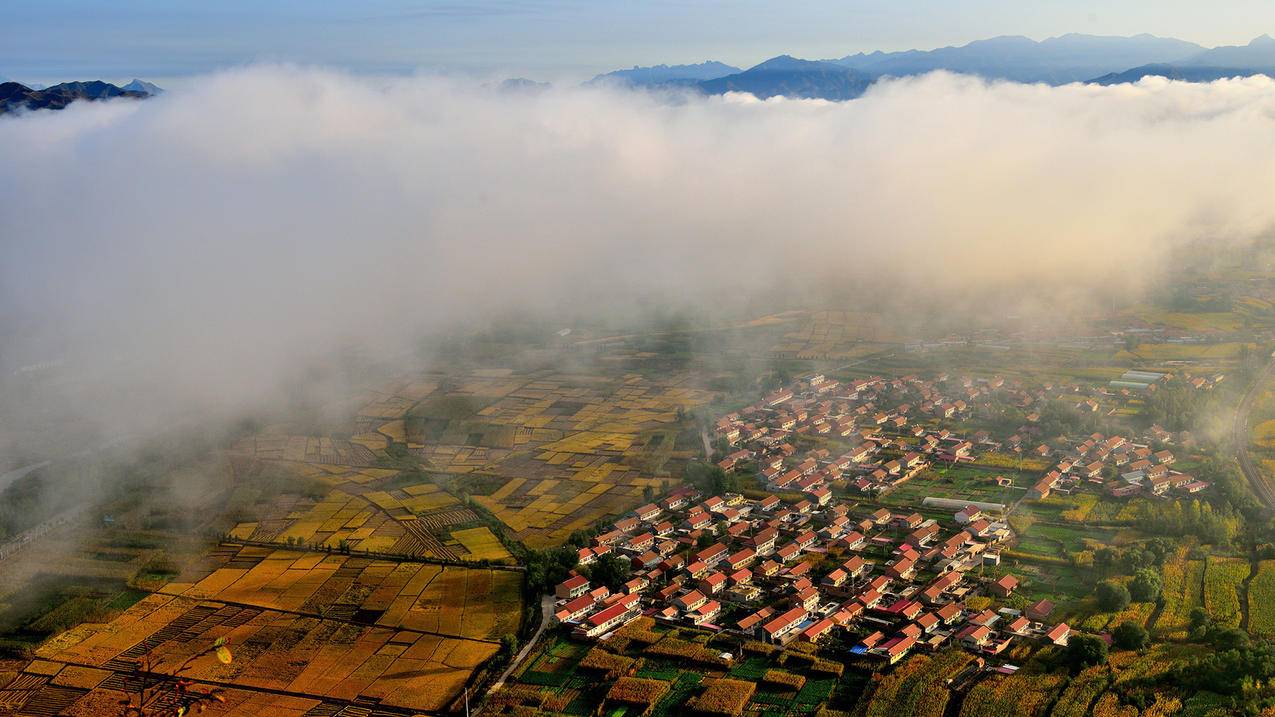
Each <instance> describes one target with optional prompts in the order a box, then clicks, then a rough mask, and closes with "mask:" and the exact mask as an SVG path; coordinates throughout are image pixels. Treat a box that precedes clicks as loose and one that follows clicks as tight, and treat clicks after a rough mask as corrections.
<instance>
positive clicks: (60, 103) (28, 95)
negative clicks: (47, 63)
mask: <svg viewBox="0 0 1275 717" xmlns="http://www.w3.org/2000/svg"><path fill="white" fill-rule="evenodd" d="M161 92H163V90H162V89H160V88H159V87H158V86H156V85H153V84H151V83H149V82H143V81H142V80H133V81H132V82H130V83H128V84H127V85H125V86H123V87H119V86H117V85H112V84H111V83H109V82H102V81H101V80H93V81H91V82H63V83H62V84H60V85H53V86H51V87H46V88H44V89H40V90H37V89H33V88H31V87H28V86H26V85H24V84H21V83H18V82H3V83H0V115H3V114H8V113H12V112H21V111H31V110H60V109H63V108H65V107H66V106H67V105H69V104H71V103H72V102H77V101H80V100H88V101H97V100H110V99H116V98H121V97H123V98H130V99H139V100H140V99H145V98H147V97H151V96H153V95H157V94H159V93H161Z"/></svg>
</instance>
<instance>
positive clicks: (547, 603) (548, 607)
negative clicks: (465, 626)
mask: <svg viewBox="0 0 1275 717" xmlns="http://www.w3.org/2000/svg"><path fill="white" fill-rule="evenodd" d="M552 619H553V595H544V596H542V597H541V598H540V626H539V627H537V628H536V634H534V635H532V636H531V639H530V640H528V641H527V644H525V645H523V646H522V649H521V650H519V651H518V654H517V655H514V659H513V660H511V661H510V662H509V666H508V667H506V668H505V671H504V672H502V673H500V679H498V680H496V682H495V683H494V684H492V686H491V689H489V690H487V694H486V695H484V702H486V700H485V698H486V697H487V696H490V695H493V694H495V693H496V692H498V691H500V688H501V687H504V686H505V681H506V680H508V679H509V676H510V675H512V674H513V673H514V671H515V670H517V669H518V666H519V665H521V664H522V662H523V660H525V659H527V655H530V654H531V650H532V649H533V648H534V647H535V646H536V643H538V642H540V636H541V635H543V634H544V632H545V628H547V627H548V626H549V621H550V620H552ZM479 711H481V709H480V710H479Z"/></svg>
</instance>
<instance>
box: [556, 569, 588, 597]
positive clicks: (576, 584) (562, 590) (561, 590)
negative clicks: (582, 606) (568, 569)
mask: <svg viewBox="0 0 1275 717" xmlns="http://www.w3.org/2000/svg"><path fill="white" fill-rule="evenodd" d="M587 592H589V579H588V578H586V577H585V576H583V575H572V576H571V577H569V578H567V579H566V580H563V581H562V582H560V583H558V585H557V586H556V587H554V589H553V594H554V595H555V596H557V597H558V599H560V600H570V599H572V598H578V597H580V596H581V595H583V594H585V593H587Z"/></svg>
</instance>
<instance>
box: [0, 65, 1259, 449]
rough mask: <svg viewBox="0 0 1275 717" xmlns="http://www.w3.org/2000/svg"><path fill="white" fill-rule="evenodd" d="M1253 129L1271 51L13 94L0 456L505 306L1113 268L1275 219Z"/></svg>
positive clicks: (1103, 279) (982, 285)
mask: <svg viewBox="0 0 1275 717" xmlns="http://www.w3.org/2000/svg"><path fill="white" fill-rule="evenodd" d="M1273 152H1275V82H1273V81H1271V80H1270V79H1267V78H1265V77H1260V76H1258V77H1252V78H1248V79H1240V80H1225V81H1218V82H1214V83H1211V84H1186V83H1171V82H1167V81H1164V80H1160V79H1147V80H1144V81H1142V82H1140V83H1138V84H1136V85H1118V86H1111V87H1099V86H1085V85H1070V86H1064V87H1056V88H1051V87H1046V86H1042V85H1031V86H1028V85H1016V84H1009V83H987V82H985V81H982V80H978V79H973V78H968V77H958V76H954V75H948V74H943V73H938V74H932V75H927V76H923V77H918V78H912V79H906V80H895V81H886V82H882V83H878V84H877V85H876V86H874V87H873V88H872V89H871V90H870V91H869V92H868V94H867V96H865V97H864V98H863V99H860V100H856V101H852V102H844V103H831V102H825V101H819V100H785V99H774V100H769V101H764V102H762V101H758V100H756V99H753V98H752V97H751V96H744V95H727V96H724V97H714V98H706V97H692V96H688V95H668V94H658V93H657V94H650V93H643V92H628V91H623V90H616V89H607V88H588V89H585V88H557V89H552V90H548V91H544V92H503V91H500V90H497V89H493V88H490V87H477V86H474V85H472V84H462V83H459V82H457V81H455V80H451V79H446V78H437V77H416V78H410V79H402V78H396V79H386V78H367V77H355V76H350V75H344V74H340V73H336V72H329V71H323V70H315V69H301V68H295V67H280V66H262V67H251V68H246V69H240V70H235V71H231V72H225V73H221V74H217V75H213V76H209V77H206V78H203V79H201V80H198V81H192V82H190V83H188V86H187V88H184V89H181V90H179V91H173V92H170V93H168V94H166V95H164V96H162V97H159V98H155V99H150V100H147V101H144V102H120V103H106V104H104V103H76V104H75V105H73V106H71V107H70V108H68V109H67V110H65V111H62V112H58V113H34V114H30V115H26V116H19V117H14V118H5V119H0V156H3V157H4V158H5V159H4V171H3V172H0V375H2V376H3V379H0V381H2V382H0V391H2V392H4V393H3V394H0V395H7V396H8V399H7V400H4V399H0V405H3V406H4V408H0V455H3V452H4V451H6V450H10V449H9V445H8V444H9V443H10V442H11V441H13V440H15V439H14V437H15V436H17V435H18V433H17V429H18V426H19V424H20V423H21V422H23V421H25V420H29V419H30V417H31V414H30V413H29V412H28V411H29V410H30V409H31V407H32V406H33V405H37V404H38V405H40V406H42V407H45V406H50V405H51V406H54V407H55V408H49V409H47V410H58V409H61V410H66V411H68V412H70V413H74V415H76V416H79V417H80V420H82V421H83V422H85V423H86V424H90V425H98V426H102V427H109V430H104V433H105V434H106V435H119V434H122V433H130V432H134V431H147V430H151V429H153V428H155V427H156V426H159V425H164V424H166V423H167V422H170V421H174V420H184V419H190V418H192V417H201V416H207V415H230V414H232V413H234V412H236V411H239V410H242V409H250V408H254V407H257V406H260V405H263V404H266V403H268V402H270V401H274V400H278V398H279V396H280V395H281V393H282V392H284V391H285V390H287V387H289V386H294V385H296V384H297V383H301V382H304V381H305V380H306V376H307V375H308V374H307V372H308V371H310V370H311V369H312V368H313V366H315V365H322V364H324V363H325V362H327V361H328V359H329V357H331V356H332V355H334V354H336V353H337V352H339V351H342V350H345V349H348V348H349V347H352V346H353V347H358V348H359V349H360V350H361V351H363V352H365V353H369V354H374V355H375V354H380V355H384V356H389V357H394V356H399V355H401V354H404V353H405V352H409V351H410V350H411V349H412V347H414V346H416V345H417V342H418V340H419V339H420V337H421V336H424V335H428V334H429V333H430V332H434V331H439V330H448V329H453V328H455V327H458V326H469V325H481V324H482V323H483V322H485V321H487V320H490V319H493V318H496V317H499V316H502V315H504V314H506V313H508V312H511V311H516V312H520V313H526V314H531V315H541V316H549V317H562V324H563V325H564V326H570V325H571V318H572V317H575V316H587V315H589V314H591V313H597V314H610V315H616V316H624V315H630V314H636V313H637V312H639V311H640V310H642V309H645V308H650V307H652V306H664V307H670V308H673V309H676V308H679V307H689V308H693V309H696V310H698V311H703V312H705V313H709V314H711V313H714V312H717V311H725V310H729V308H730V307H731V306H732V305H738V304H742V303H743V302H745V301H747V299H748V297H749V296H750V295H751V294H753V293H754V292H756V293H763V292H769V293H773V295H775V296H791V297H794V301H796V300H809V299H810V298H811V297H818V296H820V295H821V294H822V293H823V292H825V291H838V292H841V293H842V294H843V295H846V296H850V297H852V298H853V297H858V298H860V299H863V300H872V301H877V302H882V301H883V302H886V303H889V302H890V301H893V300H894V299H895V298H899V297H905V296H908V295H911V294H914V293H915V292H918V291H924V292H929V291H935V290H938V291H946V292H954V293H956V294H957V295H974V296H977V295H978V294H979V293H980V292H982V291H983V290H985V289H988V288H992V289H998V288H1003V287H1005V286H1006V285H1011V286H1013V287H1016V291H1017V292H1018V293H1019V294H1021V296H1022V300H1023V304H1024V306H1036V307H1046V308H1048V307H1050V306H1052V305H1054V302H1055V300H1056V299H1058V298H1060V297H1064V296H1065V297H1067V298H1068V301H1069V302H1074V301H1075V300H1077V298H1078V297H1080V298H1083V297H1086V296H1088V295H1089V294H1090V293H1091V292H1094V291H1103V292H1111V291H1115V292H1119V293H1133V292H1136V291H1138V290H1140V289H1144V288H1147V287H1148V286H1150V285H1153V284H1154V283H1155V281H1156V280H1157V276H1158V273H1157V269H1158V266H1159V262H1160V261H1161V260H1162V259H1163V258H1164V257H1165V254H1166V252H1167V251H1169V250H1170V249H1171V248H1172V247H1174V246H1178V245H1181V244H1183V243H1185V242H1192V241H1200V240H1204V241H1210V242H1217V243H1218V245H1219V246H1224V245H1225V246H1229V245H1233V244H1239V243H1243V242H1246V241H1250V240H1252V239H1254V238H1257V237H1259V236H1261V235H1262V234H1263V233H1264V232H1266V231H1268V230H1269V229H1270V228H1271V226H1272V223H1275V203H1272V202H1271V201H1270V187H1271V186H1275V163H1272V162H1271V161H1270V157H1271V156H1272V153H1273ZM1130 267H1137V270H1135V271H1130ZM1130 277H1134V278H1130ZM50 366H52V367H53V369H51V368H50ZM68 367H69V368H68ZM54 369H56V370H57V371H59V372H60V373H58V374H57V376H58V378H57V379H56V380H55V381H47V380H44V379H42V378H41V377H42V376H46V375H47V374H48V372H49V371H51V370H54ZM36 383H39V391H40V393H39V400H38V401H37V400H36V399H35V398H34V396H35V394H34V393H32V392H33V391H34V390H35V389H34V388H33V386H34V385H35V384H36ZM50 392H52V393H50ZM50 396H54V397H56V399H57V400H54V401H52V402H50Z"/></svg>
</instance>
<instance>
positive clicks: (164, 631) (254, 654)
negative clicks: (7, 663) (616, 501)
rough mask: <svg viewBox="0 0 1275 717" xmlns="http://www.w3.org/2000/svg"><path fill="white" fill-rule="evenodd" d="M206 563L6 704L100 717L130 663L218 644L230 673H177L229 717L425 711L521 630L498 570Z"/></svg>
mask: <svg viewBox="0 0 1275 717" xmlns="http://www.w3.org/2000/svg"><path fill="white" fill-rule="evenodd" d="M214 557H215V558H218V559H220V560H221V561H222V563H223V565H222V567H218V568H217V569H215V570H213V571H212V572H211V573H209V574H208V575H207V576H206V577H204V578H202V579H200V580H198V581H195V582H174V583H169V584H168V585H166V586H165V587H164V588H162V589H161V590H160V591H159V592H158V593H155V594H152V595H150V596H148V597H146V598H144V599H142V600H141V601H140V602H138V603H137V604H135V605H133V606H132V607H131V608H129V609H128V610H126V611H125V612H124V613H123V614H122V615H120V616H119V617H118V618H116V619H114V620H112V621H111V622H109V623H107V624H93V623H86V624H84V625H81V626H79V627H76V628H73V629H71V630H69V631H67V632H65V633H62V634H61V635H59V636H58V637H56V638H54V639H53V640H50V641H49V642H47V643H45V644H44V645H43V646H41V648H40V649H39V650H38V652H37V657H38V659H37V660H35V661H34V662H32V663H30V664H29V665H28V666H27V667H26V668H24V670H23V673H22V674H21V675H19V676H18V678H17V681H16V682H15V684H14V685H11V686H10V690H11V692H10V693H8V694H7V695H6V700H8V701H10V703H11V704H13V705H23V704H25V705H26V707H25V708H24V709H26V710H27V711H33V712H34V711H38V710H39V709H40V708H41V705H50V704H61V703H62V702H66V704H67V705H73V706H72V707H71V708H70V709H69V710H68V712H67V713H68V714H84V715H88V714H100V713H99V712H95V711H94V710H97V709H100V706H101V705H103V704H116V703H117V702H118V700H119V699H120V697H121V693H120V690H121V689H123V688H124V687H125V686H126V685H128V684H129V683H130V681H132V680H133V679H135V678H134V676H133V673H132V670H133V664H134V663H133V661H134V660H136V659H137V658H139V657H141V656H142V655H145V654H150V655H151V657H152V658H154V659H156V660H157V667H158V669H159V670H160V671H165V672H171V671H172V670H173V669H175V668H176V667H177V666H178V665H180V664H181V663H182V662H184V661H185V660H186V659H187V658H188V657H190V656H191V655H194V654H196V653H198V652H199V651H201V650H203V649H205V648H206V647H208V646H209V645H211V644H212V643H213V641H215V640H217V639H219V638H225V639H226V641H227V643H228V644H230V645H231V646H232V647H233V650H234V656H235V657H234V661H233V662H232V663H231V664H229V665H223V664H221V663H219V662H216V661H214V660H202V661H198V662H196V663H195V666H194V668H193V669H192V671H190V672H189V673H187V674H188V676H189V677H190V678H191V679H194V680H197V681H199V682H202V683H205V684H210V685H219V686H225V687H228V688H230V690H229V692H228V693H227V697H228V703H229V704H230V706H231V709H230V710H229V711H228V712H227V713H228V714H242V715H251V714H262V713H264V712H262V711H259V710H266V709H267V708H268V709H269V710H271V712H270V713H271V714H297V715H304V714H332V713H334V712H335V711H336V710H338V709H340V708H341V707H343V706H345V705H347V704H354V703H357V704H360V705H363V706H365V707H367V708H369V709H375V710H378V711H379V712H380V713H381V714H415V713H422V712H435V711H439V710H442V709H443V708H445V707H446V706H447V705H448V704H449V703H450V702H451V701H452V700H454V699H455V698H456V697H457V695H458V694H459V693H460V690H461V689H462V687H463V685H464V684H465V683H466V682H467V681H468V680H469V678H470V676H471V674H472V673H473V672H474V671H475V670H476V669H478V668H479V667H480V666H481V665H482V664H483V663H484V662H485V661H487V660H489V659H490V658H491V657H492V656H493V655H494V654H495V653H496V651H497V650H498V649H499V648H500V643H499V638H500V637H501V636H503V635H506V634H511V633H514V632H516V631H517V629H518V621H519V620H520V618H521V604H522V602H521V578H522V576H521V574H520V573H518V572H513V571H508V570H483V569H470V568H458V567H443V566H438V565H424V564H414V563H394V562H390V561H379V560H370V559H367V558H361V557H353V556H346V555H338V554H332V555H325V554H321V553H306V552H300V551H289V550H272V549H269V548H254V547H242V548H241V547H238V546H231V545H226V546H223V547H221V548H219V549H218V550H217V551H215V552H214ZM262 691H266V692H275V693H282V694H265V693H263V692H262ZM67 700H70V701H69V702H68V701H67ZM276 710H278V711H276ZM324 710H327V711H324ZM55 711H56V710H55ZM373 713H374V714H375V713H376V712H373Z"/></svg>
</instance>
